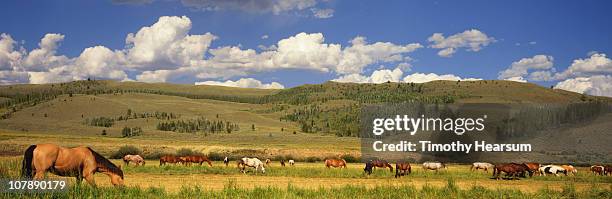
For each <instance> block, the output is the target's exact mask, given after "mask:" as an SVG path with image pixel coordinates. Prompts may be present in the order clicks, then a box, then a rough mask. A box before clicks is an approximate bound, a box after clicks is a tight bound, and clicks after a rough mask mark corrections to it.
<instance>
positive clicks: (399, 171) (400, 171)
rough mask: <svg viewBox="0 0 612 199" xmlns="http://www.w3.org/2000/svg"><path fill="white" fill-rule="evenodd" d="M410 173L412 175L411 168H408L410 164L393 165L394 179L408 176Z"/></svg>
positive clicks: (399, 163)
mask: <svg viewBox="0 0 612 199" xmlns="http://www.w3.org/2000/svg"><path fill="white" fill-rule="evenodd" d="M406 172H407V173H406ZM410 173H412V168H411V167H410V163H407V162H398V163H395V178H399V177H402V176H404V175H408V174H410Z"/></svg>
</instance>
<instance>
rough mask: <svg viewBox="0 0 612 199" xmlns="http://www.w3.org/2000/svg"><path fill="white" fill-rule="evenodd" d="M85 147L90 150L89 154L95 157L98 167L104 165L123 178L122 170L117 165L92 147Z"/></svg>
mask: <svg viewBox="0 0 612 199" xmlns="http://www.w3.org/2000/svg"><path fill="white" fill-rule="evenodd" d="M87 149H89V151H91V154H93V156H94V158H95V159H96V164H97V166H98V167H104V168H106V169H108V170H109V171H110V172H112V173H114V174H117V175H119V176H120V177H121V179H123V171H121V169H120V168H119V167H117V166H116V165H115V164H113V163H112V162H111V161H110V160H108V159H106V158H105V157H104V156H102V155H100V154H99V153H98V152H96V151H94V150H93V149H91V148H89V147H87Z"/></svg>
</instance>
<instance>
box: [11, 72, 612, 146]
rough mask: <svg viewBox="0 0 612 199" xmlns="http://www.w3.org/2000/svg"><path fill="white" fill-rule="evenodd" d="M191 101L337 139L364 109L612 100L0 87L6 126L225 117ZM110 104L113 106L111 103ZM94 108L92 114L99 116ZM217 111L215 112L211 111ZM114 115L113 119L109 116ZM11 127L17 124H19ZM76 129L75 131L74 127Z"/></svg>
mask: <svg viewBox="0 0 612 199" xmlns="http://www.w3.org/2000/svg"><path fill="white" fill-rule="evenodd" d="M127 94H130V95H127ZM77 95H78V96H80V97H75V98H72V96H77ZM83 96H90V97H83ZM96 96H97V98H96ZM126 96H128V97H126ZM163 96H166V97H163ZM132 98H134V99H138V100H137V102H135V104H134V105H125V103H122V102H123V101H131V100H133V99H132ZM166 98H172V99H173V100H176V101H174V102H172V103H170V102H168V103H162V105H156V104H155V103H157V102H156V101H154V100H155V99H159V100H162V101H163V100H166V101H172V100H169V99H166ZM95 99H101V100H105V101H104V103H102V102H87V101H86V100H95ZM119 99H121V100H119ZM149 99H150V100H149ZM179 99H181V100H179ZM187 99H206V100H212V101H207V103H208V102H210V103H213V102H214V103H217V104H224V106H228V107H229V108H234V107H240V106H246V107H248V109H245V110H246V111H242V112H245V113H244V114H247V113H248V114H252V115H253V116H254V117H267V118H269V119H271V120H277V121H278V122H282V123H290V124H291V125H290V126H292V127H291V128H296V130H297V131H299V132H304V133H323V134H335V135H337V136H356V135H357V132H358V115H359V114H358V113H359V111H360V107H361V106H362V105H364V104H373V103H384V102H426V103H456V102H461V103H571V102H583V101H606V102H610V101H611V100H610V98H606V97H594V96H587V95H582V94H578V93H573V92H568V91H563V90H557V89H549V88H544V87H541V86H538V85H535V84H530V83H518V82H511V81H498V80H485V81H457V82H455V81H433V82H429V83H423V84H415V83H383V84H355V83H336V82H327V83H324V84H316V85H302V86H298V87H294V88H289V89H283V90H266V89H247V88H230V87H222V86H205V85H200V86H195V85H181V84H166V83H153V84H151V83H140V82H116V81H75V82H69V83H58V84H43V85H10V86H0V111H2V113H3V115H2V118H4V119H8V118H11V117H12V116H14V115H23V113H26V112H27V113H29V114H30V115H36V113H34V112H32V113H30V112H31V111H32V110H37V111H36V112H37V113H38V114H47V115H69V114H68V113H63V112H61V111H64V110H75V109H76V110H87V111H73V112H72V113H78V114H76V115H77V116H81V117H82V118H80V119H79V121H76V120H75V121H74V122H75V123H85V122H86V121H85V122H84V121H80V120H87V119H92V120H94V119H105V118H98V117H106V118H111V117H117V118H114V119H123V118H118V117H119V116H120V115H121V113H122V112H126V110H128V109H132V110H137V111H141V113H139V114H143V113H146V114H154V113H155V112H162V111H164V112H166V113H173V114H176V115H184V116H188V117H183V118H182V119H191V120H194V118H196V117H198V116H202V115H206V114H204V113H207V112H215V113H220V112H222V111H219V110H216V108H217V107H215V106H206V107H205V108H202V109H200V110H197V111H194V112H190V111H191V110H192V109H190V107H191V106H196V105H194V104H192V103H194V102H193V101H189V100H187ZM62 100H63V101H62ZM67 100H70V101H72V100H78V101H83V100H85V102H87V103H84V102H83V103H64V104H63V105H61V104H62V102H67ZM111 101H114V102H115V103H109V102H111ZM215 101H218V102H215ZM197 102H201V101H197ZM50 103H51V104H52V105H50ZM88 103H89V104H88ZM147 106H148V107H149V108H146V109H144V110H143V109H141V108H140V107H147ZM43 107H54V109H52V110H45V111H42V109H43ZM90 107H94V109H92V108H90ZM179 107H184V108H179ZM196 107H197V106H196ZM38 109H41V110H38ZM213 109H214V111H211V110H213ZM22 110H23V111H22ZM95 110H99V111H95ZM111 110H113V111H112V112H113V113H114V114H110V112H111ZM28 111H30V112H28ZM143 111H146V112H143ZM42 112H45V113H42ZM85 116H88V117H87V118H86V117H85ZM215 116H216V115H215ZM128 117H130V116H128ZM134 117H136V116H134ZM143 117H145V116H143ZM146 117H148V116H146ZM207 118H211V115H208V116H207ZM157 119H159V118H157ZM173 119H176V118H173ZM12 121H15V119H13V120H12ZM69 121H70V120H68V119H61V118H56V123H57V124H56V126H61V125H66V124H68V123H70V122H69ZM87 121H89V120H87ZM194 121H195V120H194ZM177 122H178V121H177ZM187 122H189V121H187ZM217 122H221V121H217ZM223 122H224V123H227V122H233V121H223ZM256 123H257V122H256ZM7 125H8V124H7ZM23 125H26V124H23ZM29 125H32V124H29ZM173 125H174V124H173ZM8 126H11V127H13V128H11V129H19V125H17V124H12V125H8ZM71 126H74V125H73V124H71ZM183 126H185V125H183ZM281 126H282V125H275V127H276V128H286V127H281ZM39 128H40V130H42V129H53V128H52V127H51V126H46V127H45V128H42V127H39ZM84 128H92V127H84ZM151 128H153V127H151ZM243 128H246V127H243ZM287 128H289V127H287ZM148 130H150V129H148Z"/></svg>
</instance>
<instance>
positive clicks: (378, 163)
mask: <svg viewBox="0 0 612 199" xmlns="http://www.w3.org/2000/svg"><path fill="white" fill-rule="evenodd" d="M372 166H374V168H376V167H380V168H389V171H390V172H391V173H393V166H391V164H389V162H387V161H385V160H372Z"/></svg>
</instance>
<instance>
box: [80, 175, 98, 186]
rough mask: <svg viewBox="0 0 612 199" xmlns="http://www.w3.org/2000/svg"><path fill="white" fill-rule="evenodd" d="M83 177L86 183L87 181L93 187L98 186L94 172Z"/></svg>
mask: <svg viewBox="0 0 612 199" xmlns="http://www.w3.org/2000/svg"><path fill="white" fill-rule="evenodd" d="M83 177H84V178H85V181H87V183H89V185H91V186H92V187H95V186H96V182H95V180H94V175H93V172H92V173H86V174H85V175H83Z"/></svg>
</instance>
